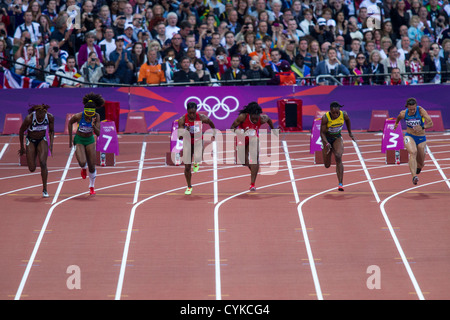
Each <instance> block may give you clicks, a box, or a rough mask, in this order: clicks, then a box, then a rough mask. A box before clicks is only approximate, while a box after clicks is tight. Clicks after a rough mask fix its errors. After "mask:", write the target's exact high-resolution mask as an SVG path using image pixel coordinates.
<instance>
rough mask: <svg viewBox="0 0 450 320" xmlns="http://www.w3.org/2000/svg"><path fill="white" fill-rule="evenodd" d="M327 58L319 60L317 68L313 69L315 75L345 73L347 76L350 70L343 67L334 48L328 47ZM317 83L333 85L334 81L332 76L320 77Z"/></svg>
mask: <svg viewBox="0 0 450 320" xmlns="http://www.w3.org/2000/svg"><path fill="white" fill-rule="evenodd" d="M327 56H328V58H327V59H325V60H323V61H320V62H319V64H318V65H317V68H315V69H314V73H313V75H314V76H315V77H317V76H319V75H331V76H337V75H341V74H343V75H346V76H348V75H349V74H350V72H349V71H348V69H347V67H345V66H344V65H343V64H342V63H341V62H340V61H339V60H338V59H337V52H336V49H335V48H333V47H330V48H328V52H327ZM317 84H318V85H327V84H328V85H334V84H336V82H335V81H334V80H333V79H332V78H321V79H319V82H318V83H317Z"/></svg>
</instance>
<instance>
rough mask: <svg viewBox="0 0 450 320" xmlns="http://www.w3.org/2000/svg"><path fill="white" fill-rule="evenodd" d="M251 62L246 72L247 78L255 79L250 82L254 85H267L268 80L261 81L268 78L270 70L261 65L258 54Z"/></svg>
mask: <svg viewBox="0 0 450 320" xmlns="http://www.w3.org/2000/svg"><path fill="white" fill-rule="evenodd" d="M249 64H250V68H249V69H248V70H247V71H246V72H245V75H246V76H247V79H252V80H255V81H251V82H249V84H250V85H252V86H263V85H265V84H266V82H267V80H264V81H261V79H268V78H269V71H267V69H266V68H263V67H262V66H261V63H260V59H259V58H258V57H257V56H254V57H253V58H252V59H251V60H250V63H249Z"/></svg>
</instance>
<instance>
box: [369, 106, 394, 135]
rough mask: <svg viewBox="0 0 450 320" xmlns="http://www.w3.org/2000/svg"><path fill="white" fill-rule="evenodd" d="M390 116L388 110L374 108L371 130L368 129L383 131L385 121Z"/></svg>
mask: <svg viewBox="0 0 450 320" xmlns="http://www.w3.org/2000/svg"><path fill="white" fill-rule="evenodd" d="M388 118H389V111H388V110H372V117H371V118H370V125H369V130H367V131H383V128H384V122H385V121H386V119H388Z"/></svg>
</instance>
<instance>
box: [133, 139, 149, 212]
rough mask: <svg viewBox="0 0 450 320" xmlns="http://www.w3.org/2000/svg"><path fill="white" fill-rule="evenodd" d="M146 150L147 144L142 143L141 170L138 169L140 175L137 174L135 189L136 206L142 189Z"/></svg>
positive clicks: (134, 201)
mask: <svg viewBox="0 0 450 320" xmlns="http://www.w3.org/2000/svg"><path fill="white" fill-rule="evenodd" d="M146 148H147V142H145V141H144V142H142V149H141V159H140V160H139V169H138V174H137V178H136V188H135V189H134V198H133V204H135V203H136V202H137V201H138V198H139V189H140V187H141V179H142V168H143V167H144V158H145V150H146Z"/></svg>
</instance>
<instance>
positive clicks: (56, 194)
mask: <svg viewBox="0 0 450 320" xmlns="http://www.w3.org/2000/svg"><path fill="white" fill-rule="evenodd" d="M75 148H76V146H73V147H72V150H70V154H69V158H67V162H66V167H65V168H64V171H63V174H62V176H61V179H60V180H59V184H58V188H57V189H56V192H55V195H54V196H53V201H52V204H54V203H55V202H56V201H57V200H58V197H59V193H60V192H61V189H62V186H63V184H64V181H65V179H66V176H67V172H68V171H69V167H70V164H71V163H72V158H73V154H74V153H75ZM44 230H45V229H44Z"/></svg>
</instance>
